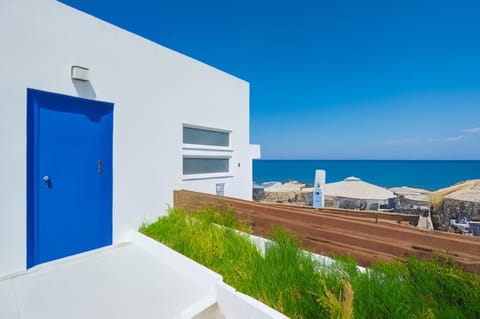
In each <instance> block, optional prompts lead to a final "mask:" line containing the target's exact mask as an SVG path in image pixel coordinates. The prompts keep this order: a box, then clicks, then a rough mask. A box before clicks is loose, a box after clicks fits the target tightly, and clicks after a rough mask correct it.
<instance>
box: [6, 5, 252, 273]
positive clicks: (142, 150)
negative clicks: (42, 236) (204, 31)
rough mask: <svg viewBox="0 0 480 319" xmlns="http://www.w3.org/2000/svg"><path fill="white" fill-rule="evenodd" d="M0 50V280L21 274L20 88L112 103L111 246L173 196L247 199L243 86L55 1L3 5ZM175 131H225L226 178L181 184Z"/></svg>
mask: <svg viewBox="0 0 480 319" xmlns="http://www.w3.org/2000/svg"><path fill="white" fill-rule="evenodd" d="M0 43H1V47H2V50H1V52H2V53H1V55H0V70H1V75H2V76H1V77H0V93H1V95H2V101H1V102H0V110H1V116H0V146H1V150H2V151H1V156H0V161H1V165H0V176H2V182H1V183H0V276H1V275H2V274H8V273H13V272H17V271H22V270H24V269H25V267H26V246H27V244H26V238H27V234H26V223H27V220H26V202H27V199H26V189H27V184H26V180H27V176H26V156H27V154H26V140H27V138H26V132H27V127H26V90H27V88H34V89H38V90H44V91H48V92H54V93H60V94H66V95H70V96H75V97H82V98H88V99H95V100H101V101H107V102H113V103H114V153H113V241H114V243H117V242H120V241H122V239H123V237H124V236H125V234H126V233H127V231H129V230H132V229H137V228H138V226H139V225H140V224H141V223H142V222H144V221H150V220H152V219H154V218H156V216H158V215H160V214H163V213H165V210H166V208H167V207H168V206H169V205H172V200H173V190H174V189H181V188H183V189H190V190H195V191H202V192H208V193H215V190H216V184H217V183H225V195H226V196H233V197H239V198H244V199H250V198H251V189H252V161H251V159H252V157H255V156H257V157H258V156H259V149H258V147H254V146H251V145H249V85H248V83H247V82H245V81H242V80H240V79H238V78H235V77H233V76H230V75H228V74H226V73H224V72H222V71H219V70H216V69H214V68H212V67H210V66H208V65H205V64H203V63H201V62H198V61H195V60H193V59H191V58H188V57H186V56H184V55H181V54H178V53H176V52H174V51H172V50H170V49H167V48H165V47H162V46H160V45H158V44H155V43H153V42H151V41H148V40H146V39H143V38H141V37H139V36H136V35H134V34H132V33H129V32H127V31H124V30H122V29H120V28H117V27H115V26H113V25H110V24H108V23H105V22H103V21H101V20H99V19H97V18H95V17H92V16H89V15H87V14H85V13H83V12H80V11H78V10H75V9H73V8H70V7H68V6H66V5H64V4H62V3H59V2H56V1H54V0H16V1H1V2H0ZM73 65H80V66H84V67H87V68H89V69H90V74H89V77H90V81H89V82H82V81H76V80H72V79H71V77H70V69H71V67H72V66H73ZM183 124H191V125H198V126H202V127H210V128H218V129H223V130H228V131H231V132H232V133H231V145H230V148H231V151H229V152H228V155H229V157H230V172H229V173H228V174H224V176H217V178H215V179H211V178H206V179H197V180H187V179H184V178H183V176H182V156H183V154H184V152H185V151H186V150H184V149H183V146H182V125H183ZM197 152H199V154H202V152H203V153H205V152H204V151H202V150H200V151H198V150H197Z"/></svg>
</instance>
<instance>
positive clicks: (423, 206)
mask: <svg viewBox="0 0 480 319" xmlns="http://www.w3.org/2000/svg"><path fill="white" fill-rule="evenodd" d="M390 190H391V191H392V192H393V193H394V194H395V195H397V198H395V203H394V207H395V211H396V212H401V213H408V214H415V215H424V214H426V213H428V212H429V211H430V196H431V193H432V192H430V191H428V190H426V189H421V188H413V187H405V186H403V187H392V188H390Z"/></svg>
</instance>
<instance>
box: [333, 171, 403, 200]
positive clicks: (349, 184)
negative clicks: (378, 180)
mask: <svg viewBox="0 0 480 319" xmlns="http://www.w3.org/2000/svg"><path fill="white" fill-rule="evenodd" d="M324 194H325V195H326V196H335V197H346V198H355V199H370V200H387V199H389V198H395V194H394V193H393V192H391V191H389V190H388V189H386V188H383V187H380V186H377V185H373V184H370V183H367V182H364V181H362V180H361V179H360V178H357V177H353V176H351V177H348V178H346V179H345V180H343V181H340V182H336V183H328V184H325V186H324Z"/></svg>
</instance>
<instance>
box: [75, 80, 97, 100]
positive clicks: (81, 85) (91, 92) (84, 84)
mask: <svg viewBox="0 0 480 319" xmlns="http://www.w3.org/2000/svg"><path fill="white" fill-rule="evenodd" d="M72 82H73V86H74V87H75V90H76V91H77V94H78V96H79V97H82V98H84V99H95V98H96V97H97V94H96V93H95V89H94V88H93V86H92V84H91V83H90V81H79V80H72Z"/></svg>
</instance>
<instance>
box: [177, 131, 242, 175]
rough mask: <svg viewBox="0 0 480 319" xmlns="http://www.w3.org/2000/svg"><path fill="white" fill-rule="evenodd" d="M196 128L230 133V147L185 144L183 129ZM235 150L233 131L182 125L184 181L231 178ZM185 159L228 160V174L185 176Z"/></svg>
mask: <svg viewBox="0 0 480 319" xmlns="http://www.w3.org/2000/svg"><path fill="white" fill-rule="evenodd" d="M184 127H188V128H194V129H199V130H207V131H213V132H222V133H228V134H229V136H228V139H229V140H228V141H229V143H228V144H229V146H216V145H202V144H188V143H183V128H184ZM234 151H235V149H234V148H233V147H232V131H231V130H225V129H219V128H212V127H206V126H200V125H193V124H186V123H182V180H183V181H190V180H202V179H218V178H231V177H233V174H232V163H231V162H232V161H231V158H232V155H233V152H234ZM184 158H217V159H228V172H220V173H205V174H183V159H184Z"/></svg>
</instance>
